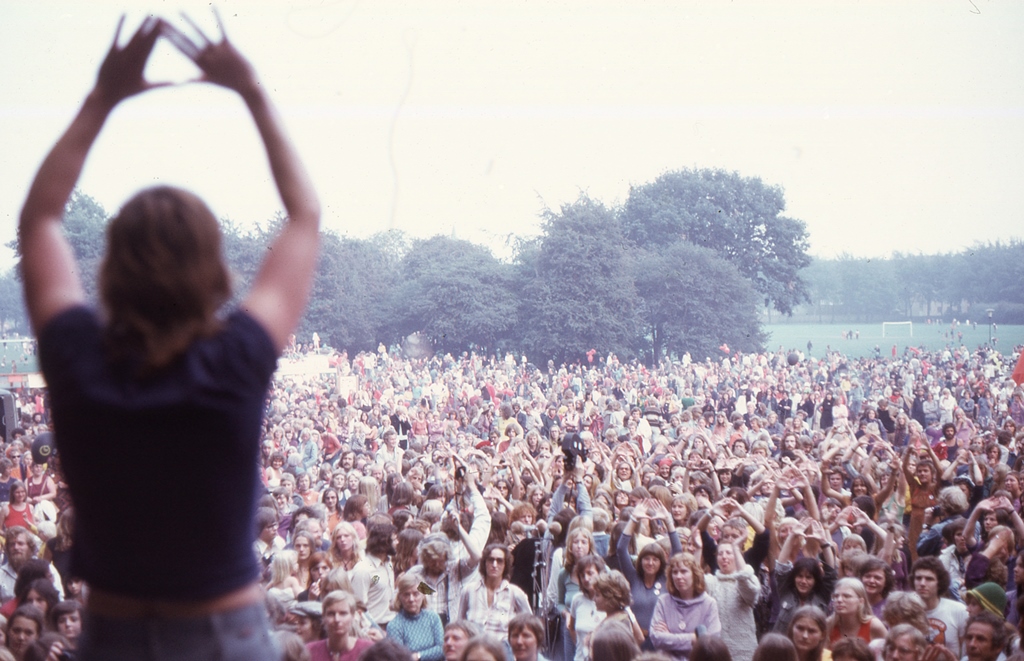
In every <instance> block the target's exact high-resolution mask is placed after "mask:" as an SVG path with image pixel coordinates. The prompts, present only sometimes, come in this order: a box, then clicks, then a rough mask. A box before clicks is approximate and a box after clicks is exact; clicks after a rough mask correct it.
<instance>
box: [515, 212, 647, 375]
mask: <svg viewBox="0 0 1024 661" xmlns="http://www.w3.org/2000/svg"><path fill="white" fill-rule="evenodd" d="M542 230H543V234H542V236H541V238H540V242H539V244H527V245H525V246H524V249H523V250H522V251H521V253H520V265H521V267H522V271H521V272H522V273H523V280H524V282H523V292H522V316H521V319H520V321H521V329H522V330H521V332H520V337H521V338H522V343H523V347H524V349H525V350H526V351H527V352H528V355H531V356H543V357H549V358H552V359H555V360H556V361H559V362H560V361H574V360H582V359H585V355H586V352H587V351H589V350H590V349H596V350H597V351H598V352H599V353H606V352H609V351H615V352H618V353H621V354H623V355H627V354H628V352H629V351H630V347H631V346H632V345H633V343H634V336H635V333H636V330H637V328H638V321H637V318H636V306H637V299H636V289H635V287H634V285H633V278H632V272H631V267H630V258H629V255H628V253H627V250H626V247H625V246H624V245H623V241H622V232H621V230H620V227H619V221H618V218H617V217H616V215H615V213H614V212H613V211H612V210H611V209H609V208H607V207H605V206H604V205H603V204H601V203H600V202H597V201H595V200H592V199H590V198H589V197H587V196H586V195H582V196H580V198H579V199H578V200H576V201H575V202H573V203H572V204H566V205H563V206H562V207H561V209H559V210H558V211H557V212H556V211H551V210H548V211H546V212H545V213H544V222H543V224H542Z"/></svg>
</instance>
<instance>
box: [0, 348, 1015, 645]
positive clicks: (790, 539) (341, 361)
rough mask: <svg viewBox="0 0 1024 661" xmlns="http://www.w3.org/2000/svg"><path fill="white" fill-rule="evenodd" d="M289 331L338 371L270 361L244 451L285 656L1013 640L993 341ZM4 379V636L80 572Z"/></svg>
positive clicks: (34, 616)
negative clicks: (478, 337) (570, 338)
mask: <svg viewBox="0 0 1024 661" xmlns="http://www.w3.org/2000/svg"><path fill="white" fill-rule="evenodd" d="M306 351H308V352H310V353H312V352H315V353H316V354H318V355H327V354H330V365H331V368H332V370H331V372H329V373H325V374H323V373H322V374H315V375H311V376H308V377H298V376H289V377H279V378H277V379H275V381H274V384H273V386H272V389H271V391H270V394H269V396H268V399H267V402H266V412H265V419H264V427H263V429H264V433H263V441H262V451H261V465H260V466H258V467H254V469H257V470H259V471H260V474H261V478H262V483H263V485H264V486H265V490H266V494H265V496H264V497H263V499H262V501H261V507H260V509H259V510H258V511H257V514H256V521H255V522H254V531H253V533H254V539H255V541H254V544H253V552H254V553H255V554H256V555H257V556H258V557H259V558H260V560H261V562H262V566H263V567H264V585H265V588H266V595H267V596H266V604H267V609H268V611H269V613H270V616H271V621H272V622H273V623H275V625H276V628H277V631H276V632H275V635H276V636H277V638H278V642H279V644H280V645H281V647H282V650H284V651H285V652H286V654H287V658H293V659H314V660H321V659H334V660H341V661H355V660H356V659H357V658H359V657H360V655H365V654H369V653H370V650H376V651H375V652H374V653H376V654H378V657H377V658H388V659H406V660H407V659H409V658H411V659H415V660H416V661H442V660H444V661H506V660H509V659H515V661H537V660H538V659H550V660H551V661H589V659H591V658H593V659H595V660H597V661H627V660H632V659H635V658H637V657H643V658H644V659H645V660H646V661H655V660H657V659H661V660H663V661H665V660H673V659H674V660H676V661H684V660H686V659H692V660H694V661H698V660H700V659H730V658H731V659H733V660H735V661H749V660H751V659H772V660H774V659H787V660H788V659H799V661H822V660H826V659H830V658H831V659H863V660H867V659H887V660H892V659H901V660H908V659H928V660H929V661H935V660H939V659H956V660H959V659H961V658H968V659H971V661H996V659H1002V658H1017V659H1021V658H1024V652H1022V649H1021V648H1022V646H1021V642H1020V641H1021V631H1022V630H1024V618H1021V617H1019V615H1018V608H1017V595H1018V594H1021V592H1020V590H1021V586H1022V585H1024V562H1021V563H1019V564H1018V563H1017V562H1016V560H1017V558H1018V553H1019V550H1020V549H1022V548H1024V521H1022V519H1021V494H1022V492H1024V472H1022V465H1024V452H1020V450H1019V443H1020V439H1021V434H1020V433H1018V428H1020V429H1021V430H1022V432H1024V391H1022V389H1021V387H1020V386H1018V384H1016V383H1015V382H1014V381H1013V380H1012V379H1011V378H1010V375H1011V371H1012V370H1013V367H1014V360H1015V356H1012V355H1001V354H999V353H998V352H995V351H992V350H986V349H984V348H981V349H978V350H976V351H973V352H972V351H969V350H968V349H967V348H966V347H963V346H960V347H950V348H949V349H947V350H945V351H943V352H939V353H934V354H930V353H907V354H905V355H904V356H902V357H896V358H888V357H886V358H884V359H883V358H881V357H872V358H864V359H857V358H849V357H846V356H844V355H842V354H840V353H835V352H832V353H828V354H827V355H826V356H825V357H824V358H821V359H814V358H809V357H804V356H803V355H799V354H797V353H795V352H794V353H788V352H786V351H782V350H780V351H777V352H774V353H761V354H729V355H726V354H724V353H723V355H722V357H721V358H720V359H718V360H715V361H711V360H708V361H692V360H690V358H689V356H683V357H682V358H681V359H679V360H673V361H670V360H665V361H663V362H661V363H660V364H658V365H657V366H655V367H645V366H643V365H640V364H636V363H626V362H622V361H619V360H618V359H617V358H616V357H615V356H614V355H609V356H606V357H600V356H597V355H595V354H594V353H593V352H592V353H591V354H590V355H589V356H588V359H587V360H586V361H584V362H582V363H580V364H574V365H563V366H560V367H559V366H555V365H552V364H550V363H549V364H548V365H547V366H542V367H537V366H535V365H533V364H530V363H528V362H527V361H526V359H525V358H519V359H516V358H515V357H513V356H511V355H507V356H505V357H504V358H501V357H494V356H490V357H486V356H480V355H473V354H466V355H462V356H459V357H452V356H443V357H442V356H435V357H431V358H422V359H410V358H407V357H404V356H403V355H402V354H401V352H400V351H398V350H395V351H388V350H387V349H385V348H384V347H383V346H382V347H380V349H379V350H378V351H377V352H367V353H361V354H358V355H355V356H353V357H350V356H348V355H347V354H345V353H343V352H342V353H337V352H331V351H330V350H329V349H326V348H320V347H319V346H317V347H315V348H314V347H313V346H312V345H311V346H310V347H308V349H307V350H306ZM304 354H305V351H303V350H302V349H301V347H295V350H294V351H293V352H292V354H291V355H290V356H289V355H286V357H285V358H283V359H282V360H283V361H288V360H291V359H295V358H298V357H302V355H304ZM16 395H17V398H18V410H19V414H20V419H21V426H20V427H18V428H16V429H13V430H8V432H9V433H8V437H9V441H10V442H9V443H7V444H6V446H5V452H4V457H3V458H0V502H2V503H3V504H2V506H0V525H2V528H3V535H4V540H5V544H4V549H5V553H4V556H3V561H2V563H0V603H2V604H3V605H2V608H0V616H2V617H4V618H6V622H5V624H4V626H3V627H0V633H2V636H0V637H2V638H3V649H2V650H0V660H2V659H4V658H14V659H18V660H21V659H46V658H53V659H56V658H60V657H59V656H57V655H58V654H61V653H67V652H69V651H73V649H74V647H75V644H76V640H77V637H78V635H79V632H80V631H81V617H82V611H83V604H84V603H85V602H86V601H87V600H88V598H89V589H88V586H87V585H84V584H83V583H82V581H81V580H79V579H77V578H76V577H75V576H73V575H71V574H70V573H69V572H70V562H69V558H70V554H71V553H72V552H73V547H74V541H73V535H72V530H73V512H74V510H73V506H72V502H71V498H70V495H69V493H68V490H67V487H66V485H65V484H64V482H63V479H62V475H61V471H60V457H59V454H57V453H55V452H53V446H52V441H51V440H50V436H49V435H48V434H46V432H47V431H48V429H49V426H48V421H49V418H48V407H47V397H46V392H45V391H37V390H28V389H26V390H24V391H19V392H17V393H16ZM140 442H144V441H143V440H142V439H140ZM181 442H182V443H188V442H190V441H189V439H187V438H183V439H181ZM207 451H208V450H207V449H206V448H203V447H196V448H195V460H196V462H197V466H198V465H200V464H201V463H202V461H203V457H204V453H206V452H207ZM181 479H182V480H188V479H189V476H188V475H181ZM124 525H127V526H130V525H131V522H130V521H126V522H124ZM138 553H146V549H142V548H140V549H138ZM47 655H50V657H48V656H47Z"/></svg>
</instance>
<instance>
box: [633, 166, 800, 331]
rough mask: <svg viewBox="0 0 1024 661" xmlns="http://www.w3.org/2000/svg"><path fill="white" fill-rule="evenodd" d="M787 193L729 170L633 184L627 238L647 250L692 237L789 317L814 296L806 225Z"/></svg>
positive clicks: (687, 172) (690, 172) (668, 175)
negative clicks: (808, 279) (789, 210)
mask: <svg viewBox="0 0 1024 661" xmlns="http://www.w3.org/2000/svg"><path fill="white" fill-rule="evenodd" d="M785 208H786V202H785V197H784V195H783V191H782V189H781V188H780V187H778V186H768V185H766V184H765V183H764V182H762V181H761V180H760V179H759V178H756V177H741V176H740V175H739V174H738V173H736V172H727V171H725V170H708V169H705V170H679V171H676V172H669V173H666V174H663V175H661V176H660V177H658V178H657V179H655V180H654V181H653V182H651V183H648V184H644V185H642V186H634V187H632V188H631V189H630V192H629V197H628V199H627V200H626V203H625V205H624V206H623V208H622V212H621V218H622V229H623V233H624V234H625V236H626V237H627V238H628V239H629V240H630V241H632V242H633V243H635V244H636V245H638V246H640V247H643V248H657V247H659V246H661V247H664V246H668V245H671V244H673V243H675V242H677V241H686V242H689V243H692V244H695V245H698V246H702V247H704V248H709V249H711V250H714V251H715V252H717V253H718V254H719V255H720V256H721V257H724V258H725V259H727V260H728V261H730V262H732V263H733V264H734V265H735V266H736V267H737V268H738V269H739V271H740V273H742V274H743V275H744V276H745V277H746V278H748V279H750V281H751V282H752V283H753V286H754V289H755V290H756V291H757V292H758V293H759V294H761V296H762V297H763V298H764V299H765V304H766V305H770V306H773V307H774V308H775V309H777V310H779V311H780V312H782V313H784V314H789V313H791V312H792V310H793V308H794V306H796V305H799V304H800V303H803V302H805V301H807V300H808V290H807V285H806V283H805V282H804V280H803V279H802V278H801V276H800V270H801V269H803V268H804V267H806V266H808V265H809V264H810V257H808V255H807V248H808V242H807V228H806V226H805V224H804V223H803V221H800V220H795V219H793V218H789V217H787V216H784V215H783V212H784V211H785Z"/></svg>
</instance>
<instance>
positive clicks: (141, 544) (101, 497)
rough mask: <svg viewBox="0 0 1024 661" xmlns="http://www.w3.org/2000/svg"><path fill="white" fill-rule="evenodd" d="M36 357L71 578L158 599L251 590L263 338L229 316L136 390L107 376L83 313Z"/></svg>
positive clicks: (267, 362)
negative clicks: (48, 402)
mask: <svg viewBox="0 0 1024 661" xmlns="http://www.w3.org/2000/svg"><path fill="white" fill-rule="evenodd" d="M39 353H40V362H41V365H42V369H43V373H44V375H45V376H46V379H47V383H48V384H49V386H50V390H51V393H52V400H53V420H54V427H55V429H56V432H57V434H56V435H57V446H58V451H59V452H60V456H61V461H62V464H63V467H64V470H65V473H66V475H67V477H68V482H69V483H70V484H71V485H72V493H73V497H74V499H75V506H76V515H77V517H78V521H77V526H76V527H77V530H78V534H77V537H76V544H75V546H74V547H73V555H72V571H73V572H74V573H75V574H76V575H79V576H81V577H82V578H84V579H86V580H87V581H88V582H89V583H90V584H91V585H92V586H93V587H94V588H99V589H102V590H107V591H110V592H113V593H117V594H125V595H132V596H138V597H160V598H166V599H203V598H209V597H212V596H216V595H218V594H223V593H225V592H228V591H230V590H232V589H236V588H239V587H241V586H244V585H246V584H247V583H250V582H252V581H253V580H254V579H255V578H256V577H257V576H258V567H257V566H256V564H255V559H254V556H253V554H252V549H251V544H250V540H251V538H252V535H253V519H254V515H255V505H256V498H257V494H258V489H259V488H260V486H261V485H260V483H259V474H258V459H259V457H258V455H259V449H258V448H259V428H260V420H261V414H262V408H263V400H264V393H265V392H266V388H267V385H268V383H269V379H270V377H271V375H272V374H273V371H274V367H275V364H276V352H275V350H274V347H273V345H272V344H271V341H270V338H269V337H268V336H267V333H266V331H264V330H263V328H262V327H261V326H260V325H259V324H258V323H257V322H256V321H255V320H253V319H252V318H251V317H249V316H248V315H245V314H243V313H236V314H233V315H232V316H231V317H230V318H229V319H228V320H227V322H226V323H225V326H224V328H223V330H222V331H220V332H219V333H218V334H216V335H214V336H213V337H210V338H205V339H201V340H198V341H196V342H194V343H193V344H192V346H191V347H190V348H189V349H188V350H187V352H186V354H185V355H184V356H182V357H181V358H180V359H178V360H177V361H175V362H174V363H172V364H171V365H170V366H169V367H167V368H165V369H164V370H162V371H161V372H159V373H158V374H156V375H154V376H151V377H146V378H138V377H134V376H132V375H131V373H130V372H128V371H127V370H116V369H114V368H113V367H111V365H110V364H109V362H108V361H107V359H106V357H105V356H106V352H105V351H104V350H103V339H102V329H101V327H100V324H99V320H98V318H97V316H96V314H95V313H93V312H91V311H89V310H87V309H85V308H82V307H75V308H71V309H69V310H67V311H66V312H64V313H62V314H61V315H59V316H58V317H56V318H54V319H53V320H52V321H51V322H50V323H49V324H47V326H46V327H44V328H43V329H42V330H41V332H40V335H39ZM140 522H149V524H148V525H138V524H139V523H140Z"/></svg>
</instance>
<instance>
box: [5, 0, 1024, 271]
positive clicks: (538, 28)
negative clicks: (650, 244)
mask: <svg viewBox="0 0 1024 661" xmlns="http://www.w3.org/2000/svg"><path fill="white" fill-rule="evenodd" d="M218 6H219V7H220V8H221V12H222V14H223V16H224V18H225V21H226V23H227V27H228V32H229V35H230V37H231V38H232V39H233V41H234V42H235V43H236V45H237V46H238V47H239V48H240V49H241V50H242V51H243V52H244V53H246V54H247V55H248V56H249V57H250V59H252V61H253V62H254V64H255V65H256V67H257V69H258V71H259V72H260V74H261V76H262V78H263V81H264V82H265V84H266V85H268V86H269V87H270V89H271V90H272V94H273V97H274V99H275V100H276V101H277V103H278V104H279V106H280V107H281V110H282V113H283V114H284V116H285V119H286V122H287V124H288V127H289V130H290V132H291V134H292V136H293V137H294V138H295V140H296V142H297V143H298V146H299V150H300V152H301V154H302V155H303V157H304V158H305V160H306V162H307V165H308V167H309V169H310V170H311V172H312V175H313V178H314V180H315V182H316V184H317V188H318V191H319V193H320V196H321V199H322V202H323V205H324V209H325V217H324V222H325V225H326V226H327V227H329V228H331V229H333V230H336V231H338V232H340V233H343V234H348V235H351V236H354V237H366V236H369V235H371V234H373V233H375V232H379V231H383V230H387V229H391V228H397V229H400V230H402V231H404V232H406V233H408V234H409V235H411V236H414V237H427V236H432V235H434V234H438V233H443V234H452V233H454V234H455V235H456V236H458V237H461V238H466V239H469V240H471V241H474V242H477V243H485V244H487V245H489V246H492V247H493V248H495V250H496V252H498V248H499V247H500V246H501V245H502V242H503V238H504V237H506V236H507V235H508V234H509V233H515V234H520V235H529V234H535V233H536V232H537V231H538V214H539V212H540V211H542V210H543V209H544V208H557V207H558V206H560V205H562V204H564V203H567V202H571V201H573V200H574V199H576V198H577V197H578V195H579V194H580V193H581V192H586V193H588V194H589V195H590V196H591V197H593V198H596V199H599V200H601V201H603V202H605V203H607V204H618V203H621V202H622V201H623V200H624V199H625V198H626V196H627V195H628V192H629V187H630V185H638V184H643V183H646V182H648V181H651V180H652V179H654V178H655V177H657V176H658V175H659V174H660V173H662V172H665V171H669V170H675V169H680V168H684V167H699V168H703V167H716V168H725V169H728V170H736V171H738V172H739V173H740V174H742V175H744V176H751V177H760V178H761V179H763V180H764V181H765V182H766V183H769V184H772V185H779V186H781V187H782V188H783V189H784V190H785V195H786V201H787V204H788V208H787V214H788V215H790V216H792V217H795V218H799V219H801V220H804V221H805V222H806V223H807V227H808V230H809V233H810V246H811V253H812V254H813V255H816V256H822V257H833V256H836V255H837V254H839V253H841V252H844V251H845V252H849V253H852V254H854V255H857V256H872V257H875V256H886V255H889V254H890V253H891V252H892V251H893V250H901V251H908V252H914V253H916V252H924V253H933V252H940V251H948V250H959V249H962V248H964V247H967V246H970V245H971V244H973V243H974V242H976V241H982V242H984V241H994V240H998V239H1003V240H1006V239H1009V238H1013V237H1020V236H1021V235H1022V232H1021V230H1020V228H1021V226H1022V224H1021V221H1022V217H1021V216H1022V213H1021V209H1022V208H1024V204H1022V203H1024V184H1022V182H1024V176H1022V175H1024V167H1022V166H1024V39H1022V38H1021V35H1022V34H1024V3H1022V2H1009V1H1004V0H951V1H945V0H928V1H927V2H902V1H900V2H893V1H891V0H890V1H886V2H822V1H819V0H813V1H808V2H796V1H777V2H776V1H771V0H758V1H755V2H744V1H737V2H710V1H698V2H693V1H691V2H665V3H656V2H639V1H632V2H600V1H595V0H590V1H587V2H582V1H581V2H568V3H561V2H560V3H556V2H537V1H531V2H511V1H509V0H501V1H500V2H498V1H494V2H452V1H449V0H431V1H430V2H424V1H422V0H419V1H409V2H401V1H384V2H354V1H350V0H342V1H331V0H323V1H320V2H313V1H298V0H296V1H293V2H284V1H281V2H256V1H253V0H238V1H222V2H220V3H219V5H218ZM125 7H128V8H129V12H128V23H127V26H128V27H129V28H131V29H134V28H135V27H136V26H137V25H138V23H139V22H140V21H141V19H142V17H143V15H144V13H143V12H145V11H149V10H151V11H154V12H158V13H162V14H164V15H165V16H166V17H168V18H175V17H176V15H177V12H178V10H179V9H182V8H185V9H187V10H188V11H189V13H190V14H191V15H192V16H193V17H194V18H196V19H197V21H199V22H200V23H201V24H202V25H204V26H206V27H208V29H209V30H210V32H211V33H212V32H213V31H214V25H215V24H214V21H213V18H212V16H211V14H210V13H209V10H208V8H207V3H204V2H193V1H192V0H178V1H175V2H159V1H154V2H150V3H145V4H143V3H138V2H119V3H114V2H107V1H105V0H90V2H88V3H86V2H81V1H80V0H75V1H74V2H37V1H34V0H33V1H27V0H5V1H4V3H3V5H2V7H0V58H2V62H3V64H2V66H0V240H2V241H3V242H6V241H8V240H10V239H11V238H13V237H14V232H15V221H16V218H17V213H18V210H19V209H20V206H21V203H22V201H23V198H24V195H25V192H26V190H27V186H28V184H29V182H30V181H31V177H32V176H33V174H34V172H35V169H36V167H37V166H38V164H39V162H40V161H41V160H42V158H43V156H44V155H45V153H46V151H47V150H48V149H49V148H50V146H51V145H52V143H53V142H54V140H55V139H56V138H57V137H58V136H59V135H60V133H61V132H62V131H63V129H64V128H65V126H66V125H67V123H68V122H69V121H70V119H71V118H72V117H73V115H74V113H75V112H76V110H77V108H78V107H79V105H80V103H81V100H82V98H83V97H84V96H85V94H86V93H87V92H88V90H89V89H90V87H91V85H92V83H93V81H94V79H95V72H96V70H97V68H98V66H99V63H100V61H101V60H102V57H103V55H104V53H105V51H106V49H107V48H108V46H109V43H110V40H111V38H112V35H113V29H114V26H115V24H116V22H117V18H118V16H119V15H120V13H121V12H122V11H124V9H125ZM179 23H180V21H179ZM182 25H183V24H182ZM149 74H150V77H151V78H152V79H171V80H177V81H183V80H186V79H188V78H190V77H191V76H192V75H193V74H194V70H193V69H192V68H191V64H190V63H188V62H187V61H185V60H184V59H183V58H182V57H181V56H180V55H179V54H178V53H177V52H176V51H174V50H173V49H172V48H171V47H170V46H169V45H167V44H164V43H161V44H160V45H159V46H158V48H157V51H156V52H155V53H154V58H153V61H152V62H151V65H150V68H149ZM156 182H163V183H171V184H175V185H180V186H185V187H187V188H190V189H193V190H195V191H196V192H198V193H199V194H200V195H201V196H202V197H204V198H205V199H206V200H207V201H208V202H209V203H210V205H211V207H212V208H213V209H214V211H215V213H217V214H218V215H220V216H227V217H230V218H232V219H234V220H236V221H239V222H242V223H247V222H254V221H262V220H266V219H267V218H270V217H271V216H272V215H273V214H274V213H275V211H276V210H277V209H279V208H280V201H279V199H278V198H277V196H276V192H275V190H274V188H273V186H272V182H271V180H270V176H269V171H268V169H267V166H266V162H265V159H264V157H263V154H262V151H261V147H260V145H259V143H258V140H257V136H256V133H255V131H254V129H253V128H252V123H251V121H250V119H249V117H248V116H247V114H246V113H245V108H244V106H243V105H242V104H241V102H240V101H238V100H237V98H235V97H234V96H233V95H232V94H231V93H229V92H227V91H225V90H223V89H220V88H213V87H210V86H203V85H185V86H179V87H173V88H169V89H165V90H159V91H155V92H151V93H148V94H146V95H144V96H141V97H138V98H135V99H132V100H130V101H128V102H127V103H126V104H124V105H123V106H122V107H121V108H119V109H118V110H117V111H116V113H115V114H114V115H113V116H112V117H111V119H110V121H109V122H108V124H107V126H106V128H105V129H104V132H103V134H102V135H101V137H100V139H99V141H98V142H97V144H96V147H95V149H94V151H93V153H92V157H91V158H90V160H89V162H88V163H87V166H86V169H85V172H84V174H83V177H82V179H81V181H80V182H79V186H80V188H81V189H82V190H83V191H84V192H86V193H88V194H90V195H92V196H93V197H95V198H97V199H98V200H99V201H100V202H101V203H102V204H103V205H104V206H105V207H106V208H107V209H108V210H109V211H113V210H115V209H116V208H117V207H118V205H119V204H120V203H121V202H122V201H123V200H124V199H125V198H126V197H127V196H129V195H130V194H132V193H133V192H135V191H136V190H138V189H139V188H142V187H144V186H148V185H151V184H153V183H156ZM0 252H3V253H4V254H2V255H0V266H6V265H9V264H10V263H11V261H12V260H11V257H10V255H9V254H7V253H6V251H0ZM499 254H500V253H499Z"/></svg>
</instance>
